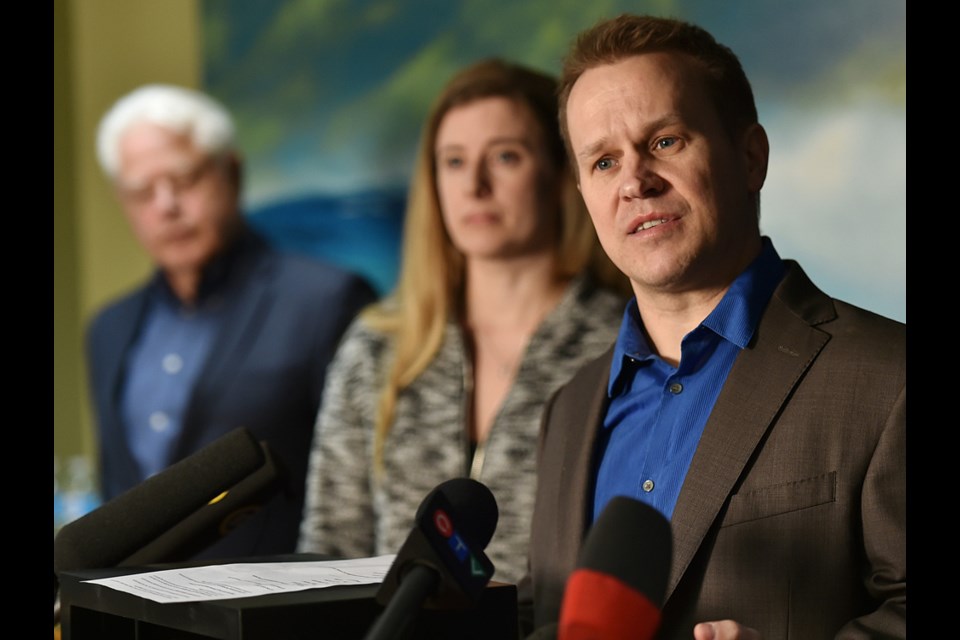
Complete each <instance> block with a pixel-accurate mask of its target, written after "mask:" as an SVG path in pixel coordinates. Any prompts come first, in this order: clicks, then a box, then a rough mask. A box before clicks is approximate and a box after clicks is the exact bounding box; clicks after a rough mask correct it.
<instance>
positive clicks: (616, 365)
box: [593, 237, 785, 519]
mask: <svg viewBox="0 0 960 640" xmlns="http://www.w3.org/2000/svg"><path fill="white" fill-rule="evenodd" d="M784 273H785V267H784V265H783V262H782V261H781V259H780V256H779V255H778V254H777V252H776V250H775V249H774V248H773V244H772V242H771V241H770V239H769V238H767V237H764V238H763V247H762V249H761V252H760V254H759V256H757V258H756V259H755V260H754V261H753V262H752V263H751V264H750V266H748V267H747V268H746V270H744V272H743V273H741V274H740V275H739V276H738V277H737V279H736V280H734V281H733V283H732V284H731V285H730V288H729V289H728V290H727V292H726V293H725V294H724V296H723V298H721V300H720V302H719V303H718V304H717V306H716V307H715V308H714V309H713V311H711V312H710V314H709V315H708V316H707V317H706V318H705V319H704V320H703V322H701V323H700V324H699V325H698V326H697V327H696V328H695V329H693V330H692V331H690V333H688V334H687V335H686V336H684V338H683V340H682V341H681V352H680V363H679V365H678V366H677V367H676V368H675V367H673V366H672V365H670V364H669V363H667V362H666V361H665V360H663V359H662V358H661V357H660V356H658V355H656V354H655V353H653V352H652V351H651V349H650V347H649V345H648V343H647V339H646V336H645V335H644V332H643V325H642V321H641V320H640V314H639V310H638V307H637V300H636V298H634V299H633V300H631V301H630V303H629V304H628V305H627V309H626V311H625V312H624V315H623V322H622V324H621V326H620V333H619V335H618V337H617V342H616V345H615V348H614V354H613V362H612V365H611V369H610V380H609V383H608V387H607V393H608V395H609V397H610V405H609V407H608V409H607V413H606V416H605V417H604V421H603V427H602V430H601V433H600V437H599V438H598V447H599V450H598V452H597V453H598V460H599V461H600V462H599V466H598V469H597V475H596V484H595V489H594V502H593V518H594V519H596V518H597V517H598V516H599V515H600V513H601V512H602V511H603V508H604V507H605V506H606V504H607V502H609V501H610V499H611V498H613V497H614V496H618V495H623V496H628V497H631V498H635V499H637V500H641V501H643V502H645V503H647V504H649V505H651V506H653V507H655V508H656V509H657V510H659V511H660V512H661V513H663V515H664V516H666V517H667V518H668V519H669V518H670V516H671V515H672V513H673V508H674V506H675V505H676V502H677V497H678V496H679V495H680V487H681V486H682V485H683V480H684V478H685V476H686V474H687V469H688V468H689V466H690V461H691V460H692V459H693V453H694V451H696V448H697V443H698V442H699V441H700V435H701V434H702V433H703V428H704V426H705V425H706V423H707V418H708V417H709V416H710V412H711V411H712V410H713V405H714V403H715V402H716V399H717V396H718V395H719V394H720V389H721V388H723V384H724V382H725V381H726V379H727V374H728V373H729V372H730V369H731V368H732V367H733V362H734V360H736V358H737V355H738V354H739V353H740V350H741V349H743V348H745V347H746V346H747V344H748V343H749V342H750V339H751V337H752V336H753V333H754V331H755V330H756V327H757V325H758V324H759V322H760V315H761V314H762V313H763V310H764V309H765V308H766V306H767V302H768V301H769V300H770V296H771V295H773V291H774V289H775V288H776V286H777V284H778V283H779V282H780V280H781V279H782V278H783V275H784Z"/></svg>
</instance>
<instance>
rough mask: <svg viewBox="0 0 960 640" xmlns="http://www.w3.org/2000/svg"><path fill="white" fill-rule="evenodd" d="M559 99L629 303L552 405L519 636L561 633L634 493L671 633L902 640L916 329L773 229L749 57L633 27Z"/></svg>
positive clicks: (586, 194) (672, 29)
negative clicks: (664, 525)
mask: <svg viewBox="0 0 960 640" xmlns="http://www.w3.org/2000/svg"><path fill="white" fill-rule="evenodd" d="M560 104H561V107H560V113H561V125H562V126H563V128H564V135H565V137H566V142H567V144H568V147H569V150H570V157H572V158H574V163H575V169H576V174H577V178H578V185H579V188H580V191H581V193H582V195H583V198H584V201H585V202H586V204H587V208H588V209H589V212H590V216H591V218H592V220H593V223H594V226H595V227H596V230H597V233H598V235H599V238H600V241H601V243H602V245H603V247H604V249H605V251H606V252H607V253H608V254H609V256H610V258H611V259H612V260H613V262H614V263H615V264H616V265H617V266H618V267H619V268H620V269H621V270H622V271H623V272H624V273H625V274H626V275H627V276H629V278H630V280H631V282H632V286H633V291H634V293H635V298H634V300H633V301H631V303H630V304H629V305H628V307H627V310H626V312H625V315H624V319H623V323H622V325H621V330H620V334H619V336H618V339H617V341H616V343H615V345H613V346H612V348H611V349H610V350H609V351H608V352H607V353H606V354H605V355H604V356H602V357H601V358H599V359H598V360H596V361H594V362H593V363H591V364H588V365H587V366H585V367H584V368H583V369H581V370H580V371H579V372H578V373H577V374H576V375H575V376H574V378H573V379H572V380H571V381H570V382H569V383H568V384H567V385H566V386H565V387H563V388H561V389H560V390H559V391H558V392H557V393H556V394H555V395H554V397H553V398H552V399H551V401H550V403H549V404H548V406H547V408H546V410H545V413H544V416H543V426H542V432H541V443H540V451H539V467H538V468H539V476H538V489H537V499H536V506H535V510H534V514H533V528H532V538H531V544H530V549H531V551H530V573H529V575H528V576H527V577H526V578H525V579H524V581H522V582H521V585H520V587H521V605H522V613H524V614H527V613H530V611H532V616H533V620H532V627H528V626H527V625H526V624H525V628H526V629H527V630H529V629H530V628H536V629H537V633H536V635H537V637H549V635H550V633H549V631H550V629H551V627H552V626H553V625H556V624H557V620H558V619H559V618H560V617H561V614H562V612H563V606H564V603H563V595H564V588H565V583H566V580H567V578H568V576H569V575H570V573H571V571H572V570H573V568H574V566H575V563H576V561H577V557H578V553H579V551H580V547H581V544H582V542H583V539H584V536H585V533H586V531H587V530H588V529H589V527H590V526H591V524H592V522H593V521H594V520H595V519H596V518H597V516H598V515H599V514H600V513H601V512H602V511H603V508H604V506H605V505H606V504H607V502H608V501H609V500H610V499H611V498H612V497H614V496H618V495H624V496H629V497H631V498H634V499H636V500H639V501H642V502H645V503H648V504H650V505H652V506H653V507H655V508H656V509H657V510H659V511H660V512H661V513H662V514H663V515H664V516H665V517H667V518H668V519H669V520H670V524H671V528H672V536H673V557H672V565H671V572H670V576H669V579H668V583H667V588H666V597H665V602H664V603H663V608H662V619H661V622H660V627H659V636H658V637H664V638H696V639H698V640H708V639H711V638H712V639H719V638H761V637H762V638H767V639H771V638H773V639H777V638H784V639H786V638H804V639H807V638H811V639H812V638H833V637H838V638H839V637H842V638H881V637H882V638H902V637H904V636H905V635H906V576H907V569H906V453H905V431H906V336H905V334H906V326H905V325H904V324H902V323H898V322H895V321H893V320H890V319H887V318H884V317H881V316H879V315H876V314H873V313H871V312H869V311H865V310H863V309H859V308H856V307H854V306H852V305H850V304H847V303H844V302H842V301H839V300H836V299H832V298H830V297H829V296H828V295H826V294H825V293H823V292H822V291H820V290H819V289H817V288H816V287H815V286H814V284H813V283H812V282H811V281H810V280H809V279H808V278H807V276H806V275H805V274H804V272H803V270H802V269H801V268H800V266H799V265H798V264H797V263H795V262H794V261H791V260H782V259H781V258H780V257H779V255H778V254H777V252H776V250H775V248H774V246H773V242H772V241H771V239H770V238H767V237H764V236H762V235H761V233H760V230H759V215H760V212H759V196H760V189H761V187H762V186H763V183H764V180H765V177H766V172H767V161H768V155H769V146H768V141H767V137H766V134H765V132H764V129H763V127H762V126H761V125H760V124H759V123H758V120H757V112H756V107H755V105H754V100H753V94H752V90H751V88H750V84H749V82H748V80H747V78H746V76H745V74H744V72H743V70H742V68H741V66H740V63H739V61H738V60H737V58H736V56H735V55H734V54H733V52H732V51H730V50H729V49H728V48H727V47H725V46H722V45H720V44H718V43H717V42H716V41H715V40H714V38H713V37H712V36H711V35H710V34H709V33H707V32H706V31H704V30H702V29H700V28H698V27H696V26H694V25H691V24H688V23H683V22H679V21H675V20H667V19H661V18H652V17H646V16H630V15H624V16H620V17H618V18H615V19H612V20H608V21H605V22H602V23H600V24H598V25H597V26H595V27H593V28H591V29H589V30H587V31H586V32H584V33H582V34H581V35H580V36H579V38H578V39H577V41H576V43H575V44H574V47H573V49H572V51H571V53H570V54H569V56H568V58H567V60H566V61H565V64H564V71H563V76H562V79H561V102H560ZM612 553H621V554H624V555H627V554H644V553H657V550H656V549H650V548H647V547H645V546H644V540H642V539H638V540H637V541H636V545H635V546H633V547H632V548H629V549H618V550H615V551H613V552H612ZM528 606H529V607H531V609H530V610H528V609H527V607H528ZM530 622H531V621H530V620H529V619H526V623H527V624H529V623H530Z"/></svg>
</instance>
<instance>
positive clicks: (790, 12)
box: [202, 0, 906, 320]
mask: <svg viewBox="0 0 960 640" xmlns="http://www.w3.org/2000/svg"><path fill="white" fill-rule="evenodd" d="M202 9H203V20H202V29H203V50H202V52H203V57H202V60H203V72H202V73H203V75H202V81H203V87H204V88H205V89H206V90H208V91H209V92H210V93H212V94H213V95H215V96H217V97H219V98H220V99H221V100H223V101H224V102H225V103H226V104H227V105H229V106H230V107H231V108H232V109H233V111H234V113H235V114H236V116H237V121H238V127H239V132H240V139H241V143H242V146H243V148H244V151H245V153H246V155H247V159H248V183H247V192H246V198H247V204H248V211H249V213H250V214H251V216H252V218H253V219H254V220H256V221H257V223H258V224H260V225H261V226H262V228H264V229H266V230H267V232H268V233H270V234H271V235H273V236H274V237H275V238H276V239H277V240H279V241H280V242H282V243H284V244H286V245H287V246H290V247H292V248H295V249H298V250H303V251H306V252H315V253H317V254H318V255H323V256H327V257H329V258H331V259H333V260H336V261H338V262H341V263H343V264H346V265H348V266H351V267H353V268H355V269H356V270H359V271H361V272H363V273H365V274H366V275H368V276H369V277H370V278H371V280H373V281H374V283H375V284H376V285H377V286H378V288H380V290H381V291H384V292H385V291H386V290H388V289H389V287H390V286H391V285H392V284H393V281H394V280H393V277H394V269H395V265H396V260H397V257H398V256H397V248H398V247H397V242H398V239H399V237H398V234H399V231H400V226H401V222H402V206H403V195H404V193H405V185H406V182H407V179H408V178H409V172H410V167H411V165H412V159H413V156H414V153H415V150H416V145H417V137H418V135H419V131H420V124H421V122H422V120H423V118H424V116H425V114H426V111H427V109H428V107H429V104H430V102H431V100H432V98H433V96H434V95H436V93H437V91H438V90H439V88H440V87H441V85H442V84H443V83H444V82H445V81H446V79H447V78H448V77H449V76H450V75H451V74H453V73H454V72H455V71H456V70H457V69H459V68H461V67H462V66H464V65H466V64H468V63H470V62H473V61H475V60H477V59H480V58H483V57H486V56H503V57H506V58H510V59H513V60H517V61H521V62H525V63H527V64H529V65H531V66H534V67H537V68H539V69H542V70H545V71H549V72H553V73H557V72H559V70H560V64H561V60H562V57H563V55H564V52H565V51H566V49H567V48H568V46H569V44H570V42H571V40H572V38H573V37H574V35H575V34H576V33H577V32H579V31H580V30H582V29H584V28H585V27H587V26H590V25H592V24H593V23H595V22H596V21H597V20H599V19H601V18H602V17H606V16H613V15H616V14H618V13H622V12H629V11H649V12H652V13H657V14H660V15H673V16H678V17H681V18H684V19H688V20H691V21H693V22H696V23H698V24H700V25H702V26H704V27H706V28H707V29H708V30H710V31H711V32H712V33H713V34H714V35H715V36H717V38H718V39H719V40H720V41H721V42H723V43H725V44H727V45H729V46H730V47H731V48H732V49H733V50H734V51H735V52H736V53H737V54H738V55H739V57H740V59H741V62H742V63H743V65H744V67H745V69H746V71H747V74H748V77H749V78H750V79H751V81H752V83H753V87H754V92H755V95H756V99H757V102H758V108H759V112H760V119H761V122H762V123H763V124H764V125H765V127H766V128H767V131H768V134H769V137H770V142H771V161H770V171H769V177H768V180H767V183H766V186H765V187H764V189H763V193H762V215H761V223H762V225H761V226H762V230H763V232H764V233H766V234H768V235H770V236H771V237H772V238H773V239H774V244H775V246H776V247H777V249H778V250H779V251H780V253H781V255H783V256H785V257H791V258H796V259H798V260H800V262H801V264H803V265H804V267H805V268H806V270H807V272H808V273H809V274H810V276H811V277H812V278H813V280H814V281H815V282H816V283H817V284H818V285H819V286H820V287H821V288H823V289H825V290H826V291H827V292H829V293H831V294H833V295H835V296H837V297H841V298H845V299H847V300H848V301H850V302H853V303H855V304H858V305H860V306H864V307H867V308H869V309H872V310H874V311H877V312H879V313H881V314H883V315H887V316H890V317H893V318H896V319H898V320H906V3H905V2H904V1H903V0H808V1H803V2H801V1H794V0H787V1H782V2H769V1H767V0H732V1H727V2H715V1H714V0H686V1H676V2H667V1H657V2H637V1H636V0H634V1H632V2H628V1H624V0H604V1H595V2H580V1H576V0H556V1H550V2H546V1H533V2H516V1H514V0H464V1H462V2H450V1H449V0H422V1H417V2H412V1H407V2H396V1H385V0H349V1H347V0H332V1H328V2H316V1H315V0H277V1H273V2H261V3H257V2H237V1H236V0H204V1H203V3H202Z"/></svg>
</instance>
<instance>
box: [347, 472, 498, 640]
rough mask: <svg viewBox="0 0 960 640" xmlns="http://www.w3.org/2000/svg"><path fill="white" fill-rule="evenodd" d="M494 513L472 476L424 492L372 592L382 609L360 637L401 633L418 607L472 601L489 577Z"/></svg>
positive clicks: (374, 639)
mask: <svg viewBox="0 0 960 640" xmlns="http://www.w3.org/2000/svg"><path fill="white" fill-rule="evenodd" d="M498 518H499V511H498V509H497V501H496V499H495V498H494V497H493V493H491V491H490V489H488V488H487V487H486V486H485V485H484V484H482V483H480V482H477V481H476V480H471V479H470V478H454V479H452V480H447V481H446V482H443V483H441V484H440V485H438V486H437V487H436V488H434V489H433V490H432V491H431V492H430V493H429V494H427V497H426V498H424V500H423V502H422V503H421V504H420V507H419V508H418V509H417V514H416V518H415V522H414V527H413V530H412V531H411V532H410V535H409V536H407V539H406V541H405V542H404V543H403V546H402V547H401V548H400V551H399V552H398V553H397V557H396V559H395V560H394V561H393V564H392V565H391V566H390V570H389V571H388V572H387V575H386V577H384V579H383V584H381V585H380V589H379V590H378V591H377V596H376V600H377V602H378V603H380V604H382V605H385V606H386V608H385V609H384V611H383V613H382V614H381V615H380V617H379V618H377V620H376V622H374V624H373V626H372V627H371V628H370V631H369V632H368V634H367V636H366V640H382V639H384V638H404V637H406V634H407V632H409V630H410V629H411V625H412V624H413V622H414V620H416V617H417V615H418V614H419V612H420V610H421V608H427V609H449V610H456V609H468V608H470V607H472V606H475V605H476V603H477V601H478V600H479V599H480V596H481V595H482V594H483V590H484V588H486V586H487V583H488V582H490V578H491V577H492V576H493V571H494V567H493V563H492V562H490V559H489V558H487V556H486V555H484V553H483V549H484V548H486V546H487V543H489V542H490V538H492V537H493V532H494V530H495V529H496V528H497V519H498Z"/></svg>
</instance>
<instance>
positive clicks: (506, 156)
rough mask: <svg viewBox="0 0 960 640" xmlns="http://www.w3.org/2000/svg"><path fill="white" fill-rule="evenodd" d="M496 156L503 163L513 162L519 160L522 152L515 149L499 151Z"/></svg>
mask: <svg viewBox="0 0 960 640" xmlns="http://www.w3.org/2000/svg"><path fill="white" fill-rule="evenodd" d="M496 158H497V160H498V161H499V162H501V163H503V164H513V163H515V162H519V160H520V154H519V153H517V152H516V151H513V150H506V151H499V152H498V153H497V155H496Z"/></svg>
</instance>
